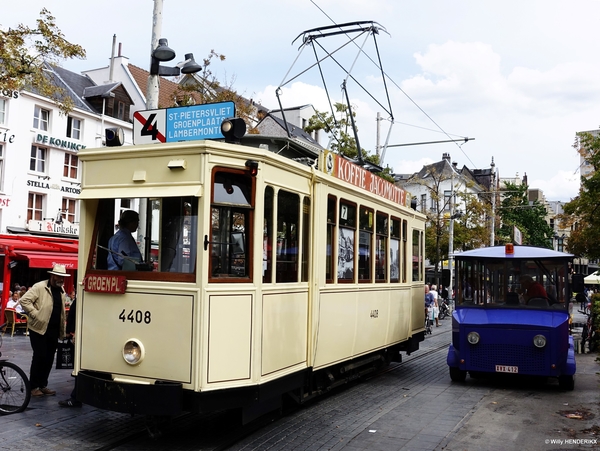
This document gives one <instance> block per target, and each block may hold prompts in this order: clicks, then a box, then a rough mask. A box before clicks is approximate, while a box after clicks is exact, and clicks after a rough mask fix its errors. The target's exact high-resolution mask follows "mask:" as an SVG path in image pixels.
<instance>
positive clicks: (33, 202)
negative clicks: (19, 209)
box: [27, 193, 46, 222]
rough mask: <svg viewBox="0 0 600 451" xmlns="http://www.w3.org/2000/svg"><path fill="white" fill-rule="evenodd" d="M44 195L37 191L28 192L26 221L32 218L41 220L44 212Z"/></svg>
mask: <svg viewBox="0 0 600 451" xmlns="http://www.w3.org/2000/svg"><path fill="white" fill-rule="evenodd" d="M45 200H46V196H44V195H43V194H38V193H29V196H28V199H27V222H29V221H31V220H32V219H33V220H36V221H41V220H42V217H43V216H42V215H43V213H44V201H45Z"/></svg>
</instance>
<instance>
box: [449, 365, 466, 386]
mask: <svg viewBox="0 0 600 451" xmlns="http://www.w3.org/2000/svg"><path fill="white" fill-rule="evenodd" d="M466 378H467V372H466V371H464V370H461V369H460V368H456V367H455V366H451V367H450V379H452V381H453V382H464V381H465V379H466Z"/></svg>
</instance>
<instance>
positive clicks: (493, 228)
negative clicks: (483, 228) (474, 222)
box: [490, 157, 496, 246]
mask: <svg viewBox="0 0 600 451" xmlns="http://www.w3.org/2000/svg"><path fill="white" fill-rule="evenodd" d="M490 166H491V168H492V169H491V171H490V172H491V175H490V177H491V183H490V185H491V186H490V188H491V190H490V191H491V192H492V224H491V227H490V246H493V245H494V244H495V242H496V164H495V163H494V157H492V163H491V164H490Z"/></svg>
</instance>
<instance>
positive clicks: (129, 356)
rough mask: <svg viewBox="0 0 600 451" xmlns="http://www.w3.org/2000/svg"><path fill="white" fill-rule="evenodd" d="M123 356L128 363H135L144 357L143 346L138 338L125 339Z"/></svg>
mask: <svg viewBox="0 0 600 451" xmlns="http://www.w3.org/2000/svg"><path fill="white" fill-rule="evenodd" d="M123 358H124V359H125V361H126V362H127V363H129V364H130V365H137V364H138V363H140V362H141V361H142V359H143V358H144V346H143V345H142V343H140V342H139V341H138V340H136V339H134V338H132V339H131V340H127V342H126V343H125V345H124V346H123Z"/></svg>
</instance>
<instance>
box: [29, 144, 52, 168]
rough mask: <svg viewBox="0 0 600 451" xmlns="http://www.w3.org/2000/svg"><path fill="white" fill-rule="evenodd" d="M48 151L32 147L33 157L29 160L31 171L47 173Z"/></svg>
mask: <svg viewBox="0 0 600 451" xmlns="http://www.w3.org/2000/svg"><path fill="white" fill-rule="evenodd" d="M47 155H48V149H45V148H44V147H38V146H31V157H30V159H29V170H30V171H35V172H43V173H46V158H47Z"/></svg>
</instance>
